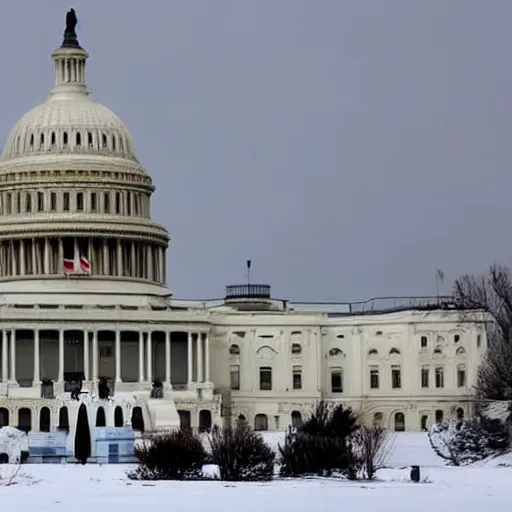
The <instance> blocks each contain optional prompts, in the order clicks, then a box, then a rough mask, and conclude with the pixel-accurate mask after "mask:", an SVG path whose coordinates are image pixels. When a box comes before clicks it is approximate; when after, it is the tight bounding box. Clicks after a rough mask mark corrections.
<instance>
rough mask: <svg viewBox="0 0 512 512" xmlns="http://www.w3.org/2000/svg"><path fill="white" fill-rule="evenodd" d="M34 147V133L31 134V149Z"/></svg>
mask: <svg viewBox="0 0 512 512" xmlns="http://www.w3.org/2000/svg"><path fill="white" fill-rule="evenodd" d="M33 148H34V134H33V133H31V134H30V149H33Z"/></svg>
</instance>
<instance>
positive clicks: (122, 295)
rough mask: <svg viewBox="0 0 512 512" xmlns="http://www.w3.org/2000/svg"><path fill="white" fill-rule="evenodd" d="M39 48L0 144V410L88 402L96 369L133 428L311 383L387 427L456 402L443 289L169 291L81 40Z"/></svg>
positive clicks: (293, 408)
mask: <svg viewBox="0 0 512 512" xmlns="http://www.w3.org/2000/svg"><path fill="white" fill-rule="evenodd" d="M52 57H53V60H54V62H55V70H56V80H55V85H54V87H53V89H52V90H51V92H50V95H49V97H48V98H47V100H46V101H45V102H44V103H42V104H41V105H39V106H37V107H35V108H34V109H32V110H31V111H30V112H29V113H27V114H26V115H25V116H23V117H22V118H21V119H20V121H19V122H18V123H17V124H16V125H15V127H14V128H13V129H12V131H11V133H10V135H9V137H8V139H7V142H6V144H5V147H4V148H3V151H2V154H1V158H0V331H1V343H0V378H1V382H0V425H11V426H21V427H23V428H24V429H32V430H42V431H47V430H55V429H57V428H59V427H60V428H73V421H74V416H73V414H74V412H73V411H75V409H76V407H75V404H73V403H72V401H71V402H70V394H71V392H72V391H73V390H74V392H75V393H78V391H79V395H78V396H79V398H80V397H81V398H80V400H81V401H83V400H96V401H95V402H94V403H97V398H96V397H97V396H98V395H101V389H100V388H101V386H103V388H102V389H105V387H106V389H108V394H109V395H110V396H111V397H114V399H115V403H114V404H112V403H110V402H109V403H110V405H108V407H107V406H105V407H106V409H105V410H103V412H102V413H101V414H102V415H104V418H103V416H102V418H101V420H98V421H99V423H100V424H105V425H106V426H122V425H120V424H125V423H128V422H130V421H132V420H133V421H134V423H137V422H138V424H140V421H142V423H143V424H144V428H146V429H156V428H172V427H176V426H178V425H180V424H181V425H188V426H191V427H193V428H208V427H210V426H211V425H212V424H223V423H226V422H229V421H230V420H231V419H232V418H233V417H238V416H240V415H243V416H245V417H246V419H247V420H248V421H249V422H250V423H251V424H252V425H253V426H254V427H255V428H257V429H260V430H263V429H269V430H283V429H285V428H286V427H287V426H288V425H289V424H290V423H294V422H297V421H300V420H301V419H302V418H303V417H304V416H305V415H307V414H308V413H309V411H310V409H311V407H312V406H313V405H314V403H315V402H316V401H317V400H318V399H320V398H327V399H329V400H332V401H342V402H344V403H346V404H347V405H351V406H352V407H354V408H355V409H357V410H358V411H360V412H361V413H362V414H363V416H364V417H365V418H366V420H367V421H369V422H373V421H378V422H381V423H383V424H385V425H387V426H389V427H391V428H394V429H398V430H402V429H407V430H418V429H420V428H422V427H423V426H425V425H426V422H432V421H434V420H435V419H439V418H440V416H441V414H442V415H443V416H444V417H447V416H450V415H453V414H458V415H460V414H464V415H466V414H469V413H470V405H471V400H472V398H471V389H472V386H473V384H474V382H475V375H476V369H477V366H478V363H479V361H480V359H481V355H482V353H483V350H484V349H485V332H484V330H483V327H482V325H483V324H482V318H481V317H479V316H478V314H477V313H475V314H472V315H471V317H469V316H468V315H462V314H461V312H460V311H457V310H454V309H453V307H451V305H450V304H449V301H441V300H439V299H435V301H434V303H433V302H432V301H431V300H427V301H426V302H425V301H423V302H422V303H418V302H417V303H415V304H413V303H408V305H407V307H399V308H398V307H394V306H393V307H391V308H389V307H387V308H376V309H374V310H373V312H372V313H371V314H368V312H367V311H364V310H361V311H354V310H352V308H350V309H349V310H348V311H347V309H346V308H347V306H346V305H339V307H338V311H336V312H335V311H327V309H325V308H324V310H323V311H319V309H318V307H315V306H310V307H308V306H304V305H300V306H299V305H293V304H287V303H283V302H279V301H273V300H272V299H271V298H270V289H269V287H265V286H264V285H248V286H240V287H228V293H227V295H226V300H225V301H221V302H220V303H214V302H211V303H205V302H199V301H197V302H194V301H179V300H176V299H173V298H172V293H171V291H170V290H169V289H168V287H167V265H166V261H167V258H166V253H167V249H168V246H169V241H170V237H169V234H168V232H167V230H166V229H165V228H164V227H162V226H159V225H157V224H156V223H154V222H153V221H152V219H151V215H150V203H151V195H152V193H153V191H154V186H153V184H152V180H151V177H150V176H149V174H148V173H147V172H146V170H145V169H144V168H143V167H142V166H141V165H140V164H139V162H138V160H137V158H136V156H135V151H134V146H133V142H132V139H131V135H130V133H129V131H128V130H127V128H126V126H125V125H124V124H123V123H122V121H121V120H120V119H119V118H118V117H117V116H116V115H115V114H114V113H112V112H111V111H110V110H109V109H107V108H106V107H104V106H102V105H100V104H99V103H97V102H96V101H94V100H93V98H92V96H91V94H90V92H89V91H88V88H87V85H86V80H85V74H86V60H87V58H88V54H87V52H85V50H83V49H82V48H80V47H79V46H78V47H76V48H75V47H73V48H70V47H65V46H64V47H61V48H59V49H57V50H56V51H55V52H54V53H53V54H52ZM433 304H434V305H433ZM100 384H101V385H100ZM77 389H78V391H77ZM106 403H107V402H106ZM116 404H117V405H116ZM64 409H65V410H64ZM98 414H99V413H98ZM135 416H137V418H135ZM141 419H142V420H141Z"/></svg>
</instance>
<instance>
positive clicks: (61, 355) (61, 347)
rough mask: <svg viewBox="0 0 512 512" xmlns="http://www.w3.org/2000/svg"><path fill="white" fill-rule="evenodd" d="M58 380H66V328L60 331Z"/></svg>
mask: <svg viewBox="0 0 512 512" xmlns="http://www.w3.org/2000/svg"><path fill="white" fill-rule="evenodd" d="M58 382H64V329H60V331H59V377H58Z"/></svg>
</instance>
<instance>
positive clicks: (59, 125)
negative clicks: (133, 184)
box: [1, 95, 136, 161]
mask: <svg viewBox="0 0 512 512" xmlns="http://www.w3.org/2000/svg"><path fill="white" fill-rule="evenodd" d="M80 96H81V97H80ZM80 96H79V95H76V96H74V97H69V98H66V97H64V98H58V97H51V98H50V99H49V100H48V101H46V102H45V103H43V104H42V105H38V106H37V107H35V108H33V109H32V110H30V111H29V112H28V113H27V114H25V115H24V116H23V117H22V118H21V119H20V120H19V121H18V122H17V123H16V125H15V126H14V128H13V129H12V130H11V133H10V134H9V137H8V138H7V141H6V144H5V147H4V151H3V153H2V157H1V160H2V161H6V160H11V159H13V158H18V157H23V156H29V155H30V156H32V155H35V154H38V153H54V154H77V153H78V154H89V155H98V154H99V155H105V156H114V157H118V158H128V159H130V160H134V161H136V158H135V155H134V151H133V143H132V138H131V136H130V132H129V131H128V129H127V128H126V126H125V125H124V123H123V122H122V121H121V120H120V119H119V117H117V116H116V115H115V114H114V113H113V112H112V111H111V110H110V109H108V108H107V107H105V106H103V105H101V104H100V103H97V102H96V101H94V100H93V99H92V98H91V97H90V96H85V95H80Z"/></svg>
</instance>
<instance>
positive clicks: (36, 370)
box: [32, 329, 41, 386]
mask: <svg viewBox="0 0 512 512" xmlns="http://www.w3.org/2000/svg"><path fill="white" fill-rule="evenodd" d="M40 382H41V375H40V374H39V329H34V377H33V379H32V386H37V385H39V384H40Z"/></svg>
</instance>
